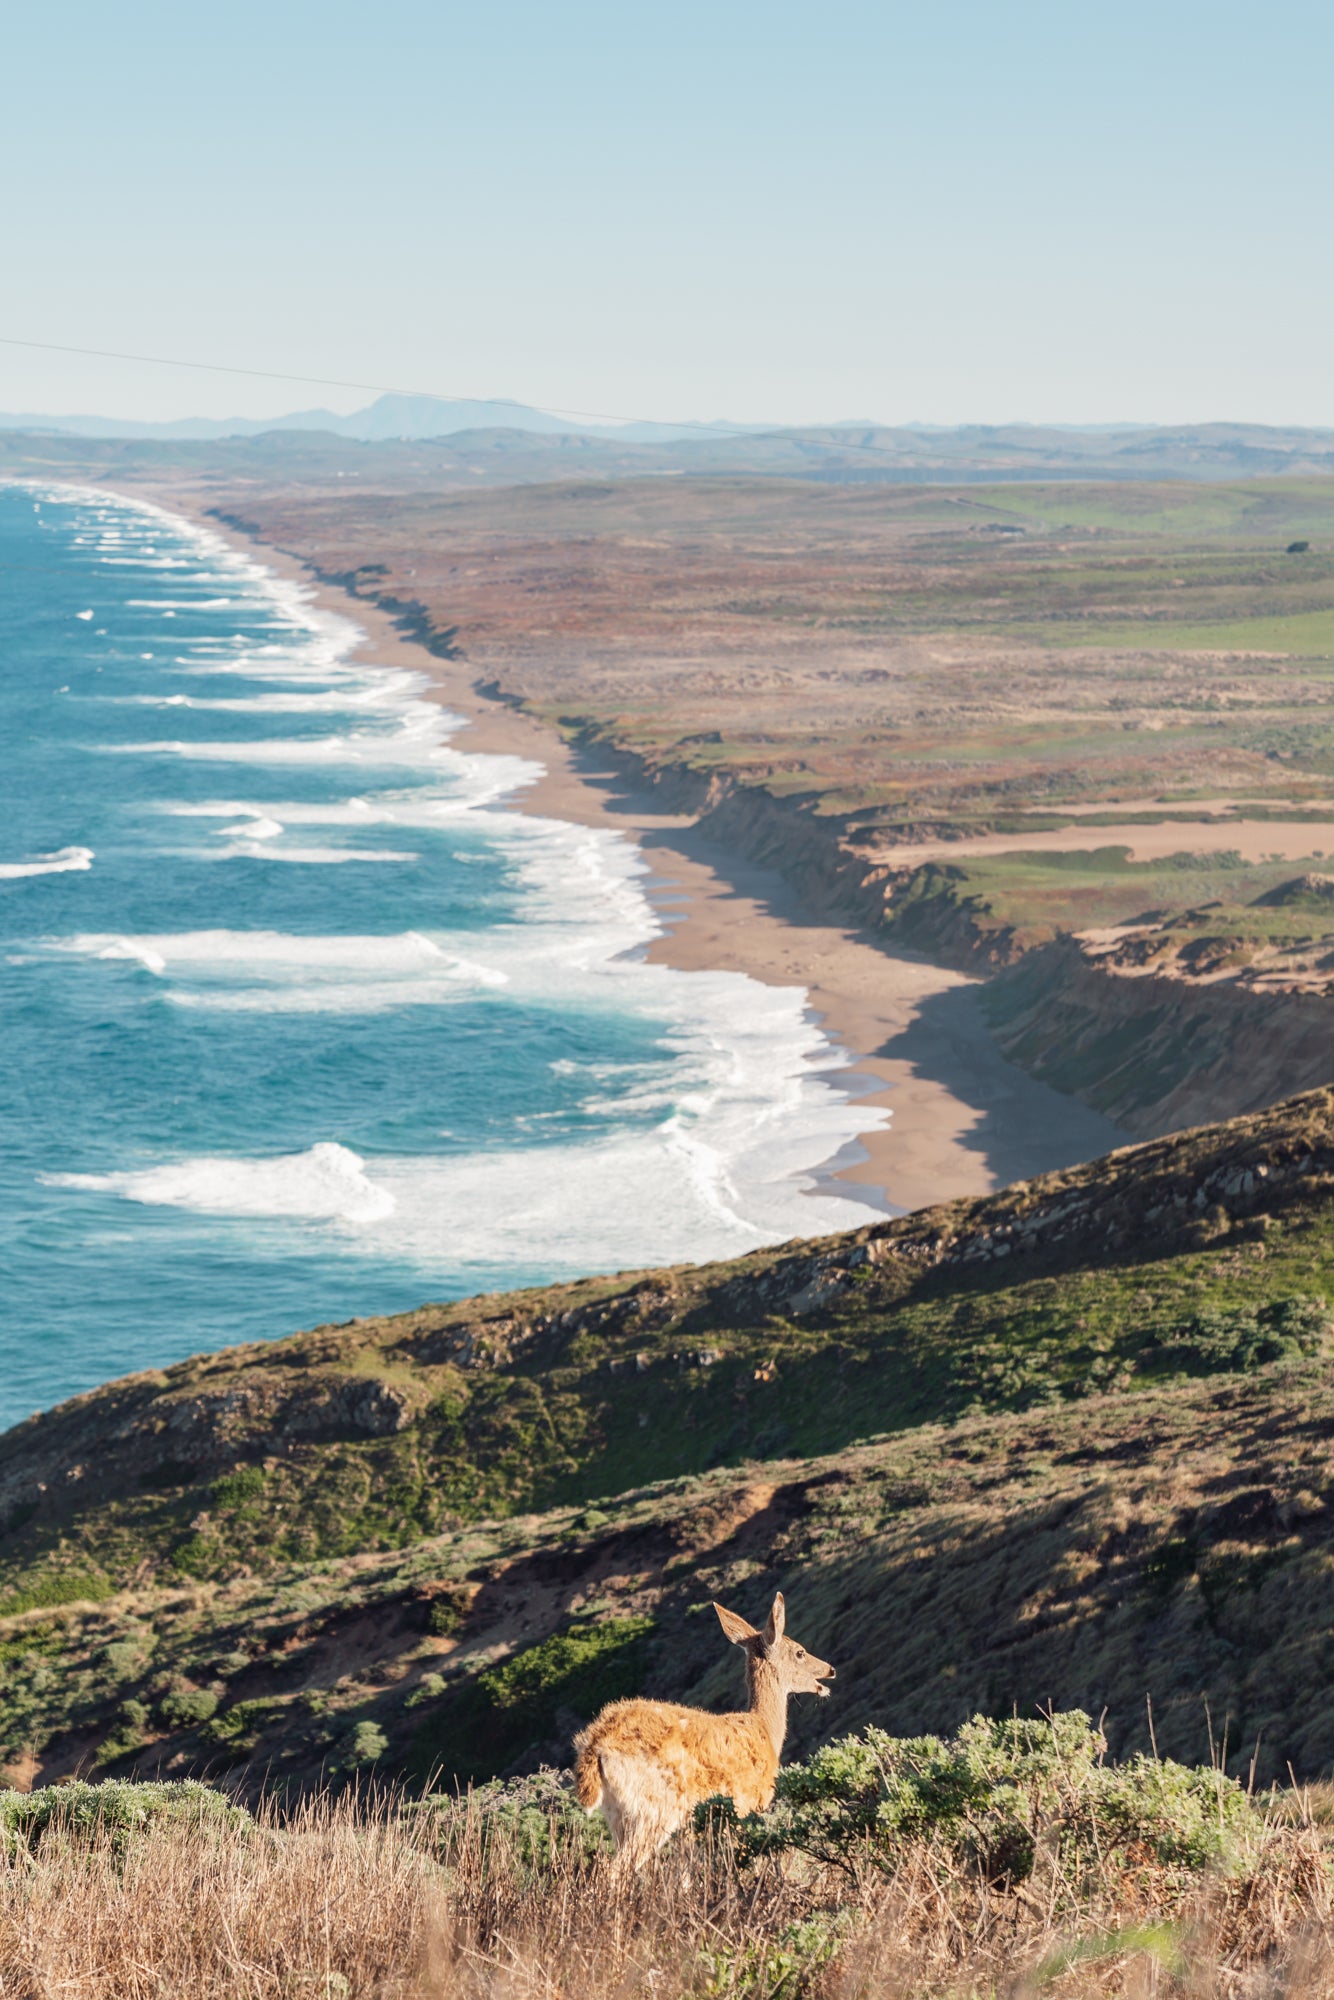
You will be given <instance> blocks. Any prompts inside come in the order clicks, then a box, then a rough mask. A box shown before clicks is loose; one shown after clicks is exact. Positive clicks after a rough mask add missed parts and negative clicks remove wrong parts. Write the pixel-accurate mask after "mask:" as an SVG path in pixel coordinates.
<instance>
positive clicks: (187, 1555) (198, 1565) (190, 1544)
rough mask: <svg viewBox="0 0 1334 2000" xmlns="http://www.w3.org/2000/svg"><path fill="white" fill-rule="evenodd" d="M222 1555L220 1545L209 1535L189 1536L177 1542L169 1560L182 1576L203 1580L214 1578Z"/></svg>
mask: <svg viewBox="0 0 1334 2000" xmlns="http://www.w3.org/2000/svg"><path fill="white" fill-rule="evenodd" d="M220 1554H221V1551H220V1549H219V1548H218V1544H217V1543H216V1542H215V1541H213V1540H212V1539H211V1538H210V1537H209V1536H207V1535H187V1536H186V1538H185V1540H184V1541H182V1542H177V1544H176V1546H175V1548H174V1549H173V1550H172V1551H171V1555H170V1557H169V1558H168V1560H169V1561H170V1563H171V1566H172V1568H173V1569H174V1570H179V1572H180V1574H181V1575H182V1576H193V1577H198V1578H200V1579H201V1580H202V1579H204V1578H207V1577H210V1576H212V1574H213V1572H214V1570H215V1569H216V1568H217V1565H218V1558H219V1556H220Z"/></svg>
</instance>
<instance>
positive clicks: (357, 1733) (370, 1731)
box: [342, 1720, 389, 1764]
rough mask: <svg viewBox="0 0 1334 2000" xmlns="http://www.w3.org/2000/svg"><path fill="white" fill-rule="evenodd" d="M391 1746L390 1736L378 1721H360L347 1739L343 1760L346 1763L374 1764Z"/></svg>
mask: <svg viewBox="0 0 1334 2000" xmlns="http://www.w3.org/2000/svg"><path fill="white" fill-rule="evenodd" d="M388 1748H389V1738H388V1737H387V1736H386V1735H385V1733H384V1731H383V1729H381V1727H380V1725H379V1723H378V1722H371V1721H369V1720H366V1721H364V1722H359V1723H358V1724H357V1726H356V1728H355V1729H354V1730H353V1731H352V1732H351V1734H350V1735H349V1736H348V1738H347V1739H346V1743H345V1745H344V1750H343V1758H342V1761H343V1762H344V1763H345V1764H374V1763H375V1762H376V1760H377V1759H378V1758H380V1757H383V1755H384V1753H385V1751H386V1750H387V1749H388Z"/></svg>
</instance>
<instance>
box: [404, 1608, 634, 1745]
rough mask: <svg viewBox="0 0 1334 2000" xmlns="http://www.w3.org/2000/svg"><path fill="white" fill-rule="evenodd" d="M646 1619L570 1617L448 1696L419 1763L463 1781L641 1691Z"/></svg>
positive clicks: (424, 1738)
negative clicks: (548, 1634)
mask: <svg viewBox="0 0 1334 2000" xmlns="http://www.w3.org/2000/svg"><path fill="white" fill-rule="evenodd" d="M652 1629H653V1620H652V1619H651V1618H643V1617H634V1618H607V1619H603V1620H600V1621H599V1620H596V1619H590V1618H579V1619H574V1620H573V1621H572V1622H571V1623H570V1624H569V1625H567V1626H566V1627H565V1628H564V1630H563V1631H560V1632H554V1633H553V1634H552V1635H551V1637H550V1638H549V1639H544V1640H542V1641H541V1643H540V1644H538V1645H536V1646H527V1647H525V1648H524V1650H523V1651H522V1652H520V1653H515V1654H514V1656H513V1657H512V1658H511V1659H508V1660H505V1661H502V1662H501V1664H500V1665H498V1666H494V1667H488V1668H487V1670H486V1672H485V1673H481V1674H478V1676H477V1678H476V1679H475V1680H474V1681H470V1682H467V1683H465V1684H463V1685H462V1686H460V1687H458V1688H456V1689H452V1690H449V1691H448V1692H446V1694H445V1695H444V1696H443V1697H442V1698H441V1700H440V1703H439V1706H438V1707H437V1708H436V1709H435V1711H434V1713H433V1714H432V1716H431V1718H430V1720H429V1721H428V1722H427V1724H426V1725H425V1726H424V1728H423V1729H422V1731H421V1734H420V1736H419V1737H418V1741H417V1745H416V1758H417V1762H418V1764H419V1766H420V1765H425V1767H426V1768H427V1769H428V1770H434V1771H436V1772H440V1771H444V1772H447V1773H449V1774H450V1775H451V1776H452V1777H454V1778H455V1779H457V1780H459V1781H462V1782H464V1783H466V1782H467V1781H468V1780H469V1779H480V1778H488V1777H490V1776H491V1775H492V1774H493V1773H494V1772H495V1771H496V1770H497V1769H500V1770H503V1769H504V1768H505V1766H506V1765H507V1764H511V1763H513V1762H514V1761H515V1760H516V1759H517V1758H518V1757H519V1756H520V1755H521V1754H522V1753H523V1752H524V1751H525V1750H530V1749H532V1748H533V1747H534V1746H536V1745H540V1744H543V1743H546V1742H548V1741H549V1740H550V1739H551V1738H552V1737H553V1736H554V1735H555V1734H556V1733H557V1732H558V1730H563V1729H564V1727H565V1724H564V1722H563V1721H562V1720H561V1718H562V1716H564V1717H566V1718H571V1717H575V1718H578V1719H579V1720H582V1721H587V1720H589V1719H590V1718H591V1717H592V1716H594V1715H596V1714H597V1712H598V1710H599V1709H600V1708H601V1707H602V1706H603V1705H604V1703H606V1702H609V1701H616V1700H618V1699H619V1698H620V1697H622V1696H624V1695H632V1694H638V1692H639V1690H640V1688H641V1687H642V1686H643V1680H644V1666H645V1653H646V1642H647V1639H648V1635H649V1633H650V1632H651V1631H652Z"/></svg>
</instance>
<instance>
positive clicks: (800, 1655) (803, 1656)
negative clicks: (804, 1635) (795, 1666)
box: [797, 1646, 806, 1660]
mask: <svg viewBox="0 0 1334 2000" xmlns="http://www.w3.org/2000/svg"><path fill="white" fill-rule="evenodd" d="M805 1657H806V1655H805V1654H804V1653H803V1652H802V1650H801V1647H800V1646H798V1648H797V1658H798V1659H799V1660H804V1659H805Z"/></svg>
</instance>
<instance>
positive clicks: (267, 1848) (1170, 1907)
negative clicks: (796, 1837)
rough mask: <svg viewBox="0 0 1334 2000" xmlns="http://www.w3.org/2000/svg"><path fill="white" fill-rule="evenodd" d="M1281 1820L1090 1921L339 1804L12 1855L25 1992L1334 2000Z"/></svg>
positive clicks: (9, 1872) (687, 1847)
mask: <svg viewBox="0 0 1334 2000" xmlns="http://www.w3.org/2000/svg"><path fill="white" fill-rule="evenodd" d="M1297 1817H1299V1818H1300V1819H1301V1820H1302V1822H1303V1823H1301V1824H1284V1823H1282V1821H1281V1820H1280V1819H1279V1818H1274V1819H1273V1820H1271V1822H1270V1823H1269V1824H1268V1825H1267V1826H1266V1829H1265V1834H1264V1839H1263V1851H1262V1852H1261V1854H1260V1856H1259V1866H1258V1867H1257V1868H1255V1869H1254V1871H1253V1872H1251V1873H1250V1874H1248V1876H1247V1877H1246V1879H1244V1880H1243V1879H1241V1878H1237V1879H1233V1880H1215V1881H1212V1882H1206V1883H1205V1884H1204V1885H1203V1886H1202V1887H1200V1888H1199V1889H1198V1890H1197V1891H1195V1892H1193V1894H1192V1896H1191V1898H1190V1899H1189V1900H1187V1901H1186V1902H1180V1901H1176V1902H1174V1901H1172V1900H1171V1899H1170V1898H1165V1897H1164V1895H1163V1893H1162V1890H1161V1885H1160V1884H1159V1882H1158V1881H1157V1878H1156V1877H1155V1875H1154V1872H1153V1871H1152V1870H1150V1869H1147V1868H1146V1869H1144V1870H1142V1871H1139V1872H1137V1873H1135V1874H1133V1875H1127V1874H1125V1873H1124V1872H1122V1873H1121V1874H1119V1875H1116V1876H1113V1875H1112V1874H1111V1872H1110V1871H1109V1872H1108V1874H1107V1877H1106V1879H1105V1881H1104V1882H1103V1883H1102V1884H1101V1885H1100V1887H1099V1890H1098V1892H1097V1893H1096V1894H1095V1896H1094V1897H1093V1899H1092V1900H1089V1899H1088V1898H1087V1897H1086V1898H1085V1900H1084V1904H1083V1907H1082V1909H1081V1911H1080V1914H1079V1918H1078V1921H1077V1922H1072V1921H1071V1919H1070V1917H1069V1915H1068V1908H1069V1904H1068V1898H1067V1897H1066V1896H1065V1894H1064V1889H1065V1885H1063V1884H1062V1882H1061V1881H1060V1879H1059V1877H1058V1875H1057V1873H1056V1871H1055V1867H1054V1865H1053V1864H1050V1863H1048V1864H1046V1865H1045V1867H1039V1868H1038V1869H1037V1870H1036V1871H1035V1872H1034V1874H1033V1876H1032V1877H1031V1878H1030V1880H1029V1882H1028V1884H1027V1885H1026V1887H1025V1888H1024V1889H1023V1891H1022V1892H1021V1893H1020V1894H1015V1893H1013V1892H1009V1891H1004V1890H997V1889H994V1888H988V1887H987V1886H986V1885H985V1884H982V1883H980V1882H978V1881H977V1880H976V1879H969V1878H968V1877H967V1876H966V1875H965V1874H964V1873H962V1872H961V1871H959V1870H957V1869H952V1868H951V1867H950V1866H949V1865H948V1864H946V1863H945V1862H944V1861H943V1860H942V1858H941V1856H940V1855H939V1854H935V1853H932V1852H930V1851H926V1850H923V1851H921V1852H919V1853H918V1854H917V1855H916V1857H915V1858H914V1859H912V1860H910V1861H909V1862H908V1863H907V1864H905V1866H904V1867H903V1868H902V1869H901V1870H900V1871H899V1872H898V1873H897V1874H896V1875H895V1876H893V1877H892V1878H885V1877H884V1876H881V1875H879V1874H876V1873H870V1874H868V1876H867V1877H866V1878H865V1879H858V1878H857V1877H856V1875H855V1873H854V1874H849V1873H846V1872H840V1871H827V1870H821V1869H817V1868H814V1867H812V1866H807V1865H804V1864H794V1862H793V1861H792V1860H791V1859H790V1858H789V1860H788V1861H787V1863H786V1865H779V1864H778V1863H775V1862H769V1863H761V1864H759V1865H758V1866H755V1867H753V1868H749V1869H738V1868H737V1867H736V1866H735V1865H733V1863H732V1861H731V1858H730V1856H729V1854H728V1852H727V1850H726V1847H725V1846H718V1845H710V1844H708V1843H705V1842H703V1841H692V1840H685V1841H682V1842H680V1843H678V1845H677V1846H676V1847H675V1848H674V1849H672V1850H669V1851H668V1852H667V1853H666V1854H665V1855H664V1856H663V1857H661V1858H660V1859H659V1860H658V1861H657V1862H656V1863H654V1864H652V1865H651V1866H649V1867H648V1868H646V1869H644V1870H643V1871H642V1872H641V1873H639V1874H634V1873H633V1872H629V1871H625V1870H621V1869H619V1868H618V1867H617V1865H616V1864H615V1863H614V1862H613V1861H612V1860H611V1859H610V1858H609V1857H608V1856H607V1855H605V1854H599V1853H590V1852H589V1851H588V1848H587V1844H586V1843H585V1842H583V1841H581V1840H580V1839H579V1838H578V1837H577V1836H572V1835H571V1834H570V1832H569V1831H568V1829H567V1830H565V1831H562V1830H561V1828H560V1827H559V1826H556V1825H553V1826H552V1828H551V1835H552V1839H551V1842H550V1847H549V1851H545V1852H544V1851H542V1850H543V1849H544V1848H545V1847H546V1843H545V1842H543V1841H542V1840H540V1839H539V1841H538V1843H537V1851H535V1850H534V1846H533V1832H532V1826H531V1823H530V1824H529V1826H528V1828H527V1830H526V1832H523V1831H520V1830H518V1829H516V1828H514V1827H512V1826H506V1825H505V1824H498V1823H497V1822H496V1821H495V1820H494V1819H493V1818H491V1819H488V1817H487V1816H486V1815H485V1814H483V1813H481V1812H479V1811H477V1810H475V1809H469V1810H464V1811H461V1812H458V1813H456V1814H454V1815H452V1816H447V1817H446V1818H445V1820H444V1821H443V1822H442V1821H441V1820H440V1819H439V1818H435V1819H432V1818H429V1817H426V1816H422V1815H420V1814H414V1813H413V1812H412V1811H411V1810H410V1809H407V1810H399V1809H397V1808H395V1807H394V1806H393V1805H392V1804H388V1803H384V1802H381V1803H378V1804H367V1803H365V1802H358V1801H357V1800H355V1799H343V1800H341V1801H338V1802H332V1801H329V1800H327V1799H326V1800H319V1801H316V1802H314V1803H312V1804H310V1805H308V1806H306V1807H303V1808H302V1809H300V1810H299V1811H297V1812H296V1813H294V1814H292V1815H290V1816H288V1817H287V1818H286V1819H284V1820H281V1821H280V1820H279V1819H278V1818H277V1816H276V1815H274V1814H272V1813H270V1814H267V1815H262V1816H261V1819H260V1821H259V1823H258V1824H257V1825H255V1826H245V1825H240V1826H237V1825H225V1826H224V1825H209V1824H208V1823H206V1822H205V1821H203V1820H201V1821H200V1822H199V1823H198V1824H194V1825H191V1824H183V1823H182V1822H181V1821H180V1820H176V1821H164V1822H161V1823H159V1824H157V1825H155V1826H151V1827H149V1828H148V1829H147V1830H145V1831H143V1832H141V1833H139V1834H137V1835H135V1836H134V1837H133V1838H131V1839H130V1840H129V1841H128V1842H127V1841H126V1840H125V1839H124V1837H123V1836H122V1837H121V1838H120V1839H117V1837H116V1836H115V1835H114V1834H111V1833H108V1832H106V1831H105V1830H103V1831H102V1832H100V1833H97V1834H92V1835H87V1834H85V1835H79V1836H77V1837H75V1836H72V1835H71V1834H70V1833H69V1831H68V1830H64V1831H62V1829H61V1828H60V1827H58V1826H56V1827H54V1828H53V1829H52V1830H51V1831H49V1832H48V1833H47V1835H46V1836H45V1837H44V1838H43V1839H42V1841H41V1842H40V1843H39V1844H38V1846H37V1847H36V1849H35V1851H30V1850H29V1849H28V1848H27V1847H25V1846H20V1847H19V1848H18V1850H17V1852H16V1853H15V1854H14V1855H12V1856H11V1857H9V1858H8V1859H7V1860H4V1861H0V1995H3V1996H4V2000H57V1996H59V2000H278V1997H279V1996H282V2000H286V1996H298V1995H309V1996H316V1995H318V1996H321V2000H330V1996H339V2000H641V1996H642V1997H643V2000H678V1996H687V1995H688V1996H699V2000H725V1996H735V2000H801V1997H802V1996H807V2000H872V1997H873V1996H876V2000H878V1996H882V1995H883V1996H891V1995H892V1996H896V2000H918V1996H921V2000H928V1996H930V1997H931V2000H946V1996H949V2000H956V1996H957V2000H963V1996H974V1995H983V1994H1009V1995H1014V1996H1016V2000H1018V1996H1020V1995H1034V1996H1036V1995H1037V1994H1039V1993H1044V1994H1045V1993H1050V1994H1051V1995H1052V1996H1053V2000H1082V1996H1085V1995H1091V1994H1095V1993H1096V1994H1102V1993H1116V1994H1126V1995H1132V1996H1139V1995H1144V1996H1149V1995H1154V1996H1157V1995H1162V1996H1164V2000H1167V1997H1168V1996H1171V2000H1177V1996H1180V2000H1196V1996H1201V2000H1202V1996H1205V1995H1211V1996H1212V1995H1215V1994H1218V1995H1227V1996H1239V2000H1270V1996H1274V2000H1277V1996H1279V1995H1283V1996H1289V1995H1290V1996H1294V2000H1295V1996H1298V1995H1300V1996H1302V2000H1325V1996H1327V1995H1334V1936H1332V1935H1331V1923H1332V1919H1334V1911H1332V1909H1331V1898H1330V1893H1329V1880H1328V1875H1327V1869H1326V1864H1325V1858H1324V1854H1325V1850H1324V1846H1323V1843H1322V1839H1321V1836H1320V1835H1319V1834H1318V1832H1317V1831H1316V1830H1315V1829H1314V1828H1313V1827H1312V1826H1311V1824H1310V1819H1309V1816H1307V1815H1305V1814H1299V1815H1297Z"/></svg>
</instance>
